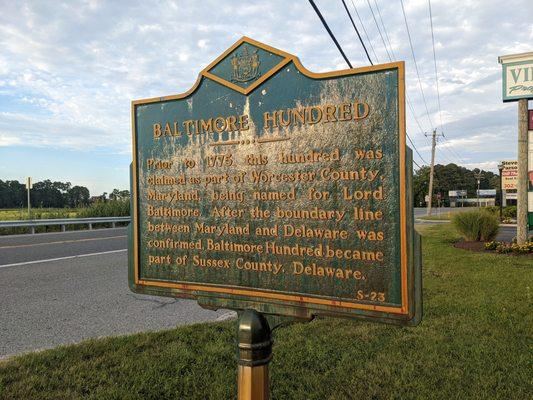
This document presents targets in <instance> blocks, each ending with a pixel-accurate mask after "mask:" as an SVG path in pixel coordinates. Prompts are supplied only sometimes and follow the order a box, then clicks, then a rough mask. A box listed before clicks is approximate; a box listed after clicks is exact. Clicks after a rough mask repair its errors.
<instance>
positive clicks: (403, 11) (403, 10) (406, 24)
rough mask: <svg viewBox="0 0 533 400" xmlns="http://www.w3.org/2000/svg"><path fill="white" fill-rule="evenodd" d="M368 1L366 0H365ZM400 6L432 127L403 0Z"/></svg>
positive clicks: (431, 123)
mask: <svg viewBox="0 0 533 400" xmlns="http://www.w3.org/2000/svg"><path fill="white" fill-rule="evenodd" d="M367 1H368V0H367ZM400 4H401V6H402V13H403V20H404V22H405V28H406V30H407V36H408V38H409V47H411V55H412V56H413V61H414V63H415V69H416V76H417V77H418V86H419V87H420V92H421V93H422V99H423V100H424V106H425V107H426V114H427V117H428V121H429V126H430V127H433V122H431V117H430V116H429V110H428V105H427V102H426V96H425V95H424V89H423V88H422V80H421V79H420V72H419V71H418V64H417V62H416V57H415V51H414V49H413V41H412V40H411V32H410V31H409V24H408V23H407V17H406V15H405V9H404V7H403V0H400Z"/></svg>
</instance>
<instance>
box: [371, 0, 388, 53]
mask: <svg viewBox="0 0 533 400" xmlns="http://www.w3.org/2000/svg"><path fill="white" fill-rule="evenodd" d="M366 4H368V8H370V12H371V13H372V18H373V19H374V23H375V24H376V28H378V33H379V36H380V37H381V41H382V42H383V47H385V51H386V52H387V57H388V58H389V61H392V59H391V56H390V54H389V50H388V49H387V45H386V44H385V39H383V35H382V34H381V29H379V24H378V21H377V19H376V15H375V14H374V10H373V9H372V6H371V5H370V1H369V0H366Z"/></svg>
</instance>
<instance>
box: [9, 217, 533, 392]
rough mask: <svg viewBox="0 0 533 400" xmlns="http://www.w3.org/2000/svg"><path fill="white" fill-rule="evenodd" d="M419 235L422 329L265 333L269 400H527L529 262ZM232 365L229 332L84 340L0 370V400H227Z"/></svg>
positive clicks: (232, 334)
mask: <svg viewBox="0 0 533 400" xmlns="http://www.w3.org/2000/svg"><path fill="white" fill-rule="evenodd" d="M421 229H422V233H423V265H424V267H423V279H424V282H423V284H424V319H423V321H422V323H421V324H420V325H419V326H418V327H415V328H400V327H395V326H386V325H378V324H373V323H367V322H357V321H351V320H340V319H328V318H320V319H317V320H315V321H313V322H311V323H308V324H295V325H291V326H289V327H284V328H280V329H278V330H276V331H275V334H274V338H275V345H274V349H273V352H274V359H273V361H272V362H271V364H270V373H271V391H272V399H280V400H292V399H302V400H308V399H316V400H324V399H329V400H337V399H402V400H404V399H447V400H448V399H520V400H523V399H527V398H531V393H533V383H532V373H533V370H532V356H531V354H532V353H531V345H532V343H533V337H532V333H533V307H532V295H533V287H532V285H533V265H532V264H533V262H532V261H531V258H529V257H517V256H512V257H508V256H502V255H497V254H485V253H475V252H470V251H467V250H460V249H456V248H454V247H453V242H454V241H456V240H458V238H459V236H458V235H457V234H456V233H455V232H454V231H453V228H452V227H451V226H450V225H449V224H446V225H439V226H424V227H422V228H421ZM35 328H36V329H38V327H35ZM235 359H236V321H229V322H220V323H210V324H198V325H192V326H186V327H180V328H176V329H173V330H169V331H161V332H154V333H142V334H136V335H129V336H122V337H116V338H106V339H100V340H89V341H85V342H83V343H80V344H77V345H72V346H64V347H59V348H56V349H53V350H46V351H42V352H38V353H30V354H26V355H22V356H18V357H14V358H9V359H7V360H4V361H0V399H6V400H7V399H9V400H11V399H24V400H28V399H39V400H44V399H180V400H185V399H198V400H200V399H201V400H204V399H214V400H222V399H234V398H236V388H237V386H236V380H237V367H236V361H235Z"/></svg>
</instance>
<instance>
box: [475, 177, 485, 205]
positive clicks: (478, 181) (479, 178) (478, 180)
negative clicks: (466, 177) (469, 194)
mask: <svg viewBox="0 0 533 400" xmlns="http://www.w3.org/2000/svg"><path fill="white" fill-rule="evenodd" d="M474 177H475V178H476V179H477V192H476V193H477V208H479V207H481V205H480V204H479V184H480V183H481V179H483V178H484V177H485V176H484V175H483V174H482V173H481V170H480V171H479V172H478V173H477V174H474Z"/></svg>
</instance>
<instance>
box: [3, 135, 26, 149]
mask: <svg viewBox="0 0 533 400" xmlns="http://www.w3.org/2000/svg"><path fill="white" fill-rule="evenodd" d="M21 142H22V141H21V140H20V138H18V137H16V136H8V135H6V134H4V133H1V132H0V147H7V146H15V145H18V144H20V143H21Z"/></svg>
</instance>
